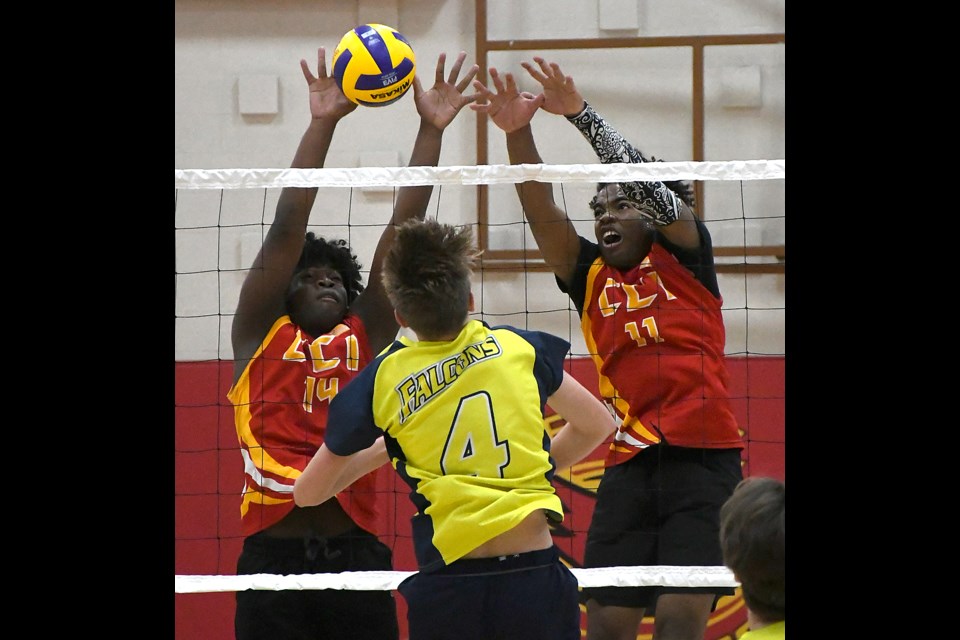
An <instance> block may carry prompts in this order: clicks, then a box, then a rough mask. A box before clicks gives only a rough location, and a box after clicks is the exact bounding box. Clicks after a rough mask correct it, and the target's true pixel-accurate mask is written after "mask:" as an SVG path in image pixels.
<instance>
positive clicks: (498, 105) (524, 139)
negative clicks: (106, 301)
mask: <svg viewBox="0 0 960 640" xmlns="http://www.w3.org/2000/svg"><path fill="white" fill-rule="evenodd" d="M489 72H490V81H491V83H492V84H493V86H494V89H495V90H496V93H494V92H493V91H490V89H488V88H487V86H486V85H484V84H483V83H482V82H480V81H479V80H476V81H474V83H473V86H474V87H476V89H477V91H478V92H479V98H478V102H479V104H475V105H473V106H472V107H471V108H472V109H473V110H474V111H477V112H479V113H486V114H487V115H488V116H490V119H491V120H492V121H493V123H494V124H495V125H497V127H499V128H500V129H501V130H503V132H504V133H505V134H506V136H507V153H508V154H509V157H510V163H511V164H541V163H542V162H543V160H541V158H540V153H539V152H538V151H537V146H536V144H535V142H534V140H533V130H532V129H531V127H530V121H531V120H532V119H533V116H534V115H535V114H536V113H537V111H539V109H540V107H541V106H542V105H543V103H544V96H543V94H540V95H536V96H535V95H533V94H532V93H529V92H526V91H524V92H522V93H521V92H520V91H519V89H518V88H517V82H516V80H515V79H514V77H513V74H511V73H505V74H503V76H501V75H500V73H499V72H498V71H497V69H496V68H495V67H490V70H489ZM516 189H517V195H518V196H519V198H520V206H521V208H522V209H523V214H524V216H526V218H527V221H528V222H529V223H530V230H531V231H532V232H533V237H534V238H535V239H536V241H537V246H538V247H539V248H540V254H541V255H542V256H543V259H544V261H545V262H546V263H547V265H549V267H550V269H551V270H553V272H554V274H556V276H557V277H558V278H560V279H561V280H563V281H564V282H568V281H569V280H570V278H571V277H572V276H573V272H574V268H575V266H576V259H577V255H578V254H579V253H580V242H579V240H578V239H577V233H576V230H575V229H574V226H573V223H572V222H570V220H569V219H567V215H566V213H565V212H564V211H563V210H562V209H560V208H559V207H558V206H557V204H556V202H555V201H554V199H553V186H552V185H550V184H547V183H543V182H536V181H530V182H521V183H517V185H516Z"/></svg>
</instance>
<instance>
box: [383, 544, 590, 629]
mask: <svg viewBox="0 0 960 640" xmlns="http://www.w3.org/2000/svg"><path fill="white" fill-rule="evenodd" d="M398 590H399V591H400V595H402V596H403V597H404V599H405V600H406V601H407V622H408V630H409V632H410V640H450V639H451V638H454V639H456V640H490V639H491V638H511V639H514V638H516V639H517V640H580V605H579V603H578V599H577V598H578V595H577V578H576V576H574V575H573V572H572V571H570V569H568V568H567V566H566V565H565V564H563V562H561V561H560V554H559V552H558V551H557V548H556V547H551V548H550V549H544V550H542V551H530V552H528V553H521V554H518V555H513V556H503V557H500V558H482V559H476V560H473V559H470V560H457V561H456V562H454V563H452V564H450V565H448V566H446V567H443V568H441V569H438V570H437V571H431V572H429V573H423V572H420V573H416V574H414V575H412V576H410V577H409V578H407V579H405V580H404V581H403V582H401V583H400V586H399V587H398Z"/></svg>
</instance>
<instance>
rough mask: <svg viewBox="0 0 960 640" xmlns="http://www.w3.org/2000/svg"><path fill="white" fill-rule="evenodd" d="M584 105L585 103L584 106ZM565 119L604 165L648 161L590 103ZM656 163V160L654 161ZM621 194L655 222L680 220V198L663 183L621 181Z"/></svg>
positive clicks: (664, 223)
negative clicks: (581, 135) (578, 132)
mask: <svg viewBox="0 0 960 640" xmlns="http://www.w3.org/2000/svg"><path fill="white" fill-rule="evenodd" d="M585 104H586V103H585ZM566 118H567V120H569V121H570V122H572V123H573V125H574V126H575V127H576V128H577V129H579V131H580V133H582V134H583V137H584V138H586V139H587V142H589V143H590V145H591V146H592V147H593V150H594V152H595V153H596V154H597V158H599V159H600V162H602V163H604V164H611V163H616V162H626V163H638V164H639V163H641V162H651V161H652V160H648V159H647V158H645V157H644V156H643V153H641V152H640V150H639V149H637V148H636V147H634V146H633V145H632V144H630V143H629V142H627V140H625V139H624V137H623V136H622V135H620V133H619V132H618V131H617V130H616V129H614V128H613V127H611V126H610V125H609V124H607V122H606V121H605V120H604V119H603V118H602V117H601V116H600V114H598V113H597V112H596V111H594V110H593V107H591V106H590V105H589V104H586V106H585V107H584V108H583V111H581V112H580V113H578V114H577V115H575V116H566ZM654 161H655V160H654ZM620 186H621V188H622V189H623V192H624V195H626V197H627V198H628V199H629V200H630V201H631V202H633V203H634V204H636V205H637V207H639V209H640V211H641V213H643V214H644V215H646V216H648V217H650V218H651V219H652V220H653V221H654V222H655V223H657V224H660V225H667V224H670V223H672V222H676V221H677V219H678V218H679V217H680V202H681V200H680V198H679V197H678V196H677V194H676V193H675V192H674V191H673V190H672V189H670V188H669V187H668V186H667V185H666V184H665V183H663V182H621V183H620Z"/></svg>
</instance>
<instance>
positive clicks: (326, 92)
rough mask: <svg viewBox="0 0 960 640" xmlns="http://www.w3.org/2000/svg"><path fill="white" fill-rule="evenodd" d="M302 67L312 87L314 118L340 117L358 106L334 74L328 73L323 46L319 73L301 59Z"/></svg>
mask: <svg viewBox="0 0 960 640" xmlns="http://www.w3.org/2000/svg"><path fill="white" fill-rule="evenodd" d="M300 68H301V69H302V70H303V77H304V78H306V80H307V86H308V87H309V89H310V115H311V116H313V117H314V118H325V117H329V118H336V119H338V120H339V119H340V118H342V117H343V116H345V115H347V114H348V113H350V112H351V111H353V110H354V109H356V108H357V104H356V103H355V102H351V101H350V100H348V99H347V97H346V96H345V95H343V92H342V91H341V90H340V87H338V86H337V81H336V80H334V79H333V77H332V76H329V75H327V58H326V50H325V49H324V48H323V47H320V48H319V49H317V75H316V76H315V75H313V73H312V72H311V71H310V65H308V64H307V61H306V60H303V59H301V60H300Z"/></svg>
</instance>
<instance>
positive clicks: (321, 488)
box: [293, 445, 347, 507]
mask: <svg viewBox="0 0 960 640" xmlns="http://www.w3.org/2000/svg"><path fill="white" fill-rule="evenodd" d="M346 464H347V458H346V457H343V456H338V455H335V454H333V453H332V452H330V450H329V449H327V447H326V445H321V446H320V449H319V450H318V451H317V452H316V453H315V454H314V456H313V458H311V459H310V462H308V463H307V466H306V467H305V468H304V470H303V473H301V474H300V475H299V476H298V477H297V479H296V480H295V481H294V483H293V501H294V503H296V505H297V506H298V507H313V506H315V505H318V504H322V503H324V502H326V501H327V500H329V499H330V498H332V497H333V496H334V495H336V491H335V488H336V486H337V480H338V479H339V477H340V475H341V474H342V473H343V470H344V469H345V468H346Z"/></svg>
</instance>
